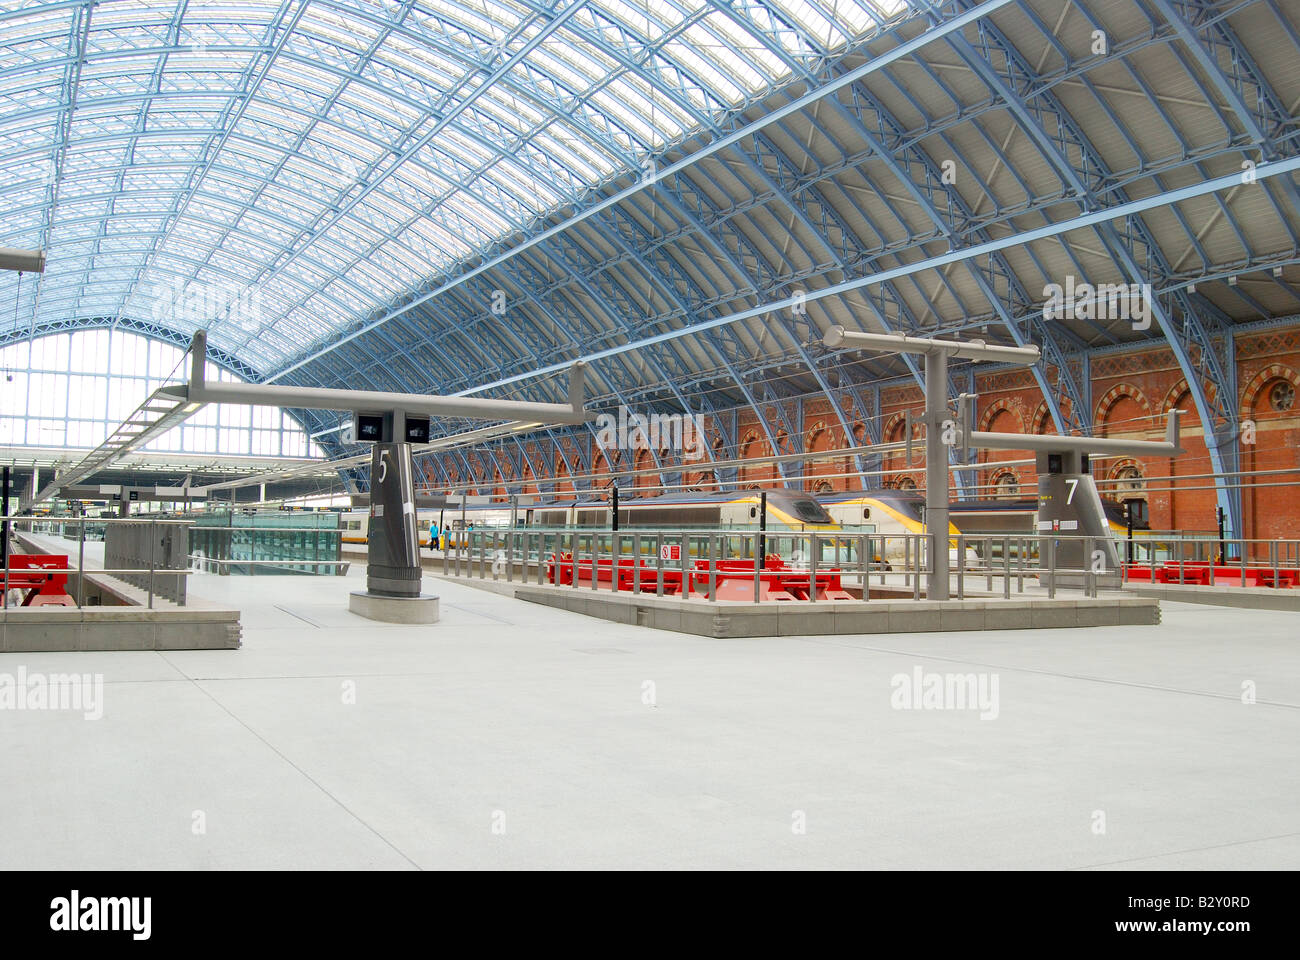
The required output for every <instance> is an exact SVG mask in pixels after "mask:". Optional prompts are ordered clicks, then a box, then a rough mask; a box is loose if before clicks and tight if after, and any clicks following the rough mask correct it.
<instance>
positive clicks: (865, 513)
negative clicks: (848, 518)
mask: <svg viewBox="0 0 1300 960" xmlns="http://www.w3.org/2000/svg"><path fill="white" fill-rule="evenodd" d="M862 519H863V520H870V519H871V508H870V507H863V508H862Z"/></svg>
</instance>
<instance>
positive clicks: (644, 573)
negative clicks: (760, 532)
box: [546, 553, 854, 601]
mask: <svg viewBox="0 0 1300 960" xmlns="http://www.w3.org/2000/svg"><path fill="white" fill-rule="evenodd" d="M638 566H639V567H640V584H641V592H642V593H657V592H658V591H659V584H660V582H661V581H662V583H663V594H664V596H670V597H671V596H681V595H683V593H685V594H686V595H689V596H696V597H702V598H704V599H708V598H709V561H707V560H696V561H694V564H693V565H692V568H691V569H689V570H687V571H685V575H686V578H685V588H684V589H683V570H682V569H681V568H680V567H676V566H672V567H663V568H662V569H661V568H659V567H656V566H654V565H652V564H648V563H646V562H645V561H644V560H642V559H640V558H636V557H620V558H619V559H618V562H617V564H615V563H614V562H613V561H611V560H608V559H600V560H597V561H596V565H595V570H594V576H595V583H596V588H597V589H600V588H601V587H602V586H604V587H606V588H607V589H608V588H609V587H610V586H611V585H612V584H613V583H614V580H615V578H617V585H618V589H619V590H620V591H625V592H629V593H630V592H632V591H633V590H634V589H635V586H636V582H637V568H638ZM592 577H593V570H592V564H591V561H590V560H582V559H579V560H578V561H577V562H576V563H575V561H574V559H573V556H572V555H571V554H568V553H562V554H560V555H559V556H558V557H557V556H556V555H555V554H551V556H550V557H549V558H548V559H547V562H546V579H547V580H548V581H550V582H551V583H554V584H559V585H560V586H573V584H574V580H575V578H576V580H577V584H578V587H579V588H581V587H588V588H590V587H591V585H592ZM714 582H715V584H716V588H717V591H716V592H717V596H716V597H714V598H713V599H717V600H750V601H752V600H753V599H754V564H753V561H751V560H719V561H717V570H716V573H715V574H714ZM812 589H815V590H816V595H817V599H818V600H852V599H854V598H853V596H852V595H851V594H849V593H847V592H846V591H845V590H844V588H843V585H842V583H841V580H840V571H839V570H834V569H832V570H820V571H818V572H817V579H816V581H815V585H814V586H813V587H812ZM809 590H810V583H809V572H808V571H807V570H792V569H790V568H788V567H786V565H785V563H784V561H782V560H781V558H780V557H775V556H773V557H768V558H766V560H765V561H764V564H763V570H762V571H761V572H760V573H759V599H760V600H807V599H808V598H809Z"/></svg>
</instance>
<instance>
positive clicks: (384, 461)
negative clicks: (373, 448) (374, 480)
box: [379, 450, 388, 483]
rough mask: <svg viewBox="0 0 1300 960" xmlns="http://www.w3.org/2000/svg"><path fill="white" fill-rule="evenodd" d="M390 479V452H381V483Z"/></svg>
mask: <svg viewBox="0 0 1300 960" xmlns="http://www.w3.org/2000/svg"><path fill="white" fill-rule="evenodd" d="M387 479H388V451H387V450H380V451H379V482H380V483H383V482H384V481H385V480H387Z"/></svg>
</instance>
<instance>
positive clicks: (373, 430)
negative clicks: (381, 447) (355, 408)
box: [357, 413, 384, 443]
mask: <svg viewBox="0 0 1300 960" xmlns="http://www.w3.org/2000/svg"><path fill="white" fill-rule="evenodd" d="M383 439H384V415H383V414H382V413H379V414H368V413H359V414H357V442H358V443H381V442H383Z"/></svg>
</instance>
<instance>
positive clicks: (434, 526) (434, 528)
mask: <svg viewBox="0 0 1300 960" xmlns="http://www.w3.org/2000/svg"><path fill="white" fill-rule="evenodd" d="M438 547H439V543H438V521H437V520H430V521H429V549H430V550H431V551H432V550H437V549H438Z"/></svg>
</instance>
